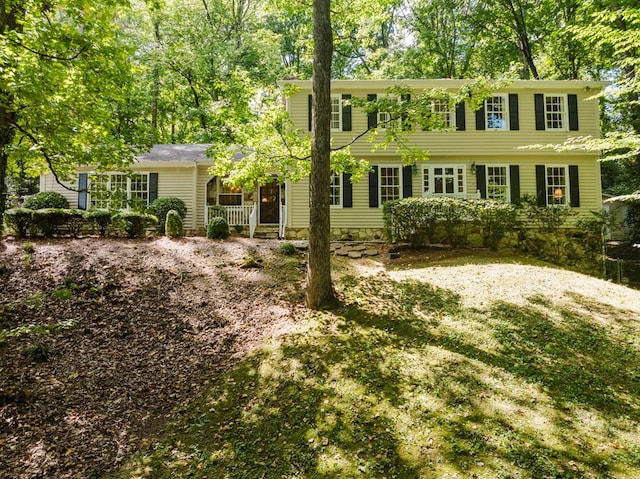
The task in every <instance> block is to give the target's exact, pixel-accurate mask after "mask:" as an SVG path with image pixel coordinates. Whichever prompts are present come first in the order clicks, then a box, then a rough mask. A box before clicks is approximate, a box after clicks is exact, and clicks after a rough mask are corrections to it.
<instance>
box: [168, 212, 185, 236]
mask: <svg viewBox="0 0 640 479" xmlns="http://www.w3.org/2000/svg"><path fill="white" fill-rule="evenodd" d="M165 223H166V226H165V230H166V233H167V236H169V237H171V238H180V237H182V236H184V223H183V221H182V216H180V213H178V212H177V211H176V210H169V212H168V213H167V218H166V220H165Z"/></svg>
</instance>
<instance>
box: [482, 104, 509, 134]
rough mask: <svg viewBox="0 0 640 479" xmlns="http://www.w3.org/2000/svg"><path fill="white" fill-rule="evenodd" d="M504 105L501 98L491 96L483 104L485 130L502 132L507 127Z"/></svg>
mask: <svg viewBox="0 0 640 479" xmlns="http://www.w3.org/2000/svg"><path fill="white" fill-rule="evenodd" d="M506 110H507V108H506V105H505V99H504V97H502V96H493V97H491V98H489V99H488V100H486V102H485V115H486V128H487V130H504V129H506V127H507V122H506V115H505V114H506Z"/></svg>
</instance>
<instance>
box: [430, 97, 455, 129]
mask: <svg viewBox="0 0 640 479" xmlns="http://www.w3.org/2000/svg"><path fill="white" fill-rule="evenodd" d="M431 111H432V113H433V116H434V117H435V119H436V121H437V123H438V124H439V126H441V127H442V128H452V127H454V126H456V125H455V118H456V117H455V115H453V114H452V113H451V105H450V104H449V102H448V101H446V100H434V101H433V102H432V103H431Z"/></svg>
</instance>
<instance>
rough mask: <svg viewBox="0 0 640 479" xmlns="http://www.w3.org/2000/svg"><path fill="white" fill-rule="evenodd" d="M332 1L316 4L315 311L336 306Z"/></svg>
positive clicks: (310, 299) (311, 267)
mask: <svg viewBox="0 0 640 479" xmlns="http://www.w3.org/2000/svg"><path fill="white" fill-rule="evenodd" d="M330 3H331V2H330V0H314V1H313V40H314V42H313V45H314V47H313V52H314V54H313V79H312V89H313V117H312V123H311V124H312V134H311V175H310V177H309V188H310V192H309V210H310V211H309V264H308V271H307V305H308V306H309V307H310V308H312V309H322V308H327V307H331V306H332V305H333V304H334V303H335V302H336V297H335V293H334V291H333V284H332V282H331V252H330V239H331V225H330V219H329V197H330V178H331V166H330V156H331V60H332V56H333V34H332V29H331V14H330Z"/></svg>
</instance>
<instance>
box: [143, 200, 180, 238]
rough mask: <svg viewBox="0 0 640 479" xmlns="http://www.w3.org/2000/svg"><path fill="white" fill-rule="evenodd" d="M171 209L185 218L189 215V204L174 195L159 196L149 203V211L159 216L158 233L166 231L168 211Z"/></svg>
mask: <svg viewBox="0 0 640 479" xmlns="http://www.w3.org/2000/svg"><path fill="white" fill-rule="evenodd" d="M171 210H174V211H177V212H178V214H179V215H180V217H181V218H182V219H183V220H184V218H185V217H186V216H187V205H185V203H184V201H182V200H181V199H180V198H176V197H174V196H170V197H166V198H157V199H156V200H154V201H153V203H151V204H150V205H149V212H150V213H151V214H152V215H153V216H155V217H156V218H158V233H160V234H164V233H165V228H166V218H167V213H168V212H169V211H171Z"/></svg>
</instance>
